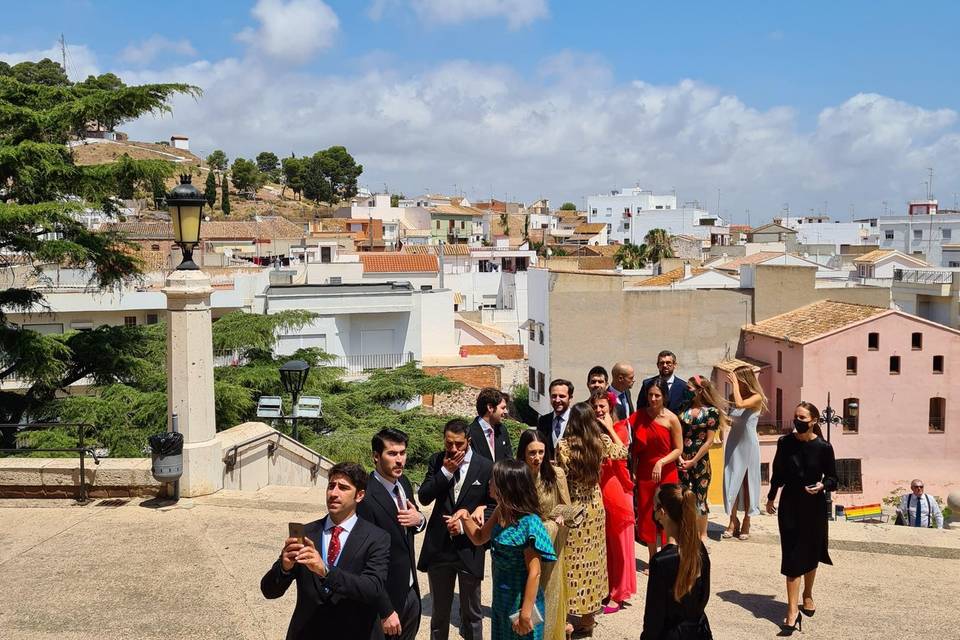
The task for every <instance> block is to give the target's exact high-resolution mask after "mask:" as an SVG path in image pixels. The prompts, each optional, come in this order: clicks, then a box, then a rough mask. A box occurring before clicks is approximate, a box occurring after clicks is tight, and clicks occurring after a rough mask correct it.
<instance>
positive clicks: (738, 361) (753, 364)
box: [713, 356, 770, 373]
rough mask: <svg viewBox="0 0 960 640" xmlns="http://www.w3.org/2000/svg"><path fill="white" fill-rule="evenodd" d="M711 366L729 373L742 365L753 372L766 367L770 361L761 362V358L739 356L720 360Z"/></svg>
mask: <svg viewBox="0 0 960 640" xmlns="http://www.w3.org/2000/svg"><path fill="white" fill-rule="evenodd" d="M713 366H714V367H716V368H717V369H720V370H721V371H729V372H730V373H733V372H734V371H736V370H737V369H741V368H743V367H749V368H750V369H751V370H752V371H753V372H754V373H759V372H760V370H761V369H766V368H767V367H769V366H770V363H768V362H763V361H762V360H756V359H754V358H748V357H746V356H741V357H739V358H729V359H727V360H721V361H720V362H718V363H717V364H715V365H713Z"/></svg>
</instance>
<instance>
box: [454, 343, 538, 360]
mask: <svg viewBox="0 0 960 640" xmlns="http://www.w3.org/2000/svg"><path fill="white" fill-rule="evenodd" d="M460 351H461V352H462V353H465V354H466V355H468V356H497V358H499V359H500V360H523V357H524V356H523V345H522V344H465V345H463V346H461V347H460Z"/></svg>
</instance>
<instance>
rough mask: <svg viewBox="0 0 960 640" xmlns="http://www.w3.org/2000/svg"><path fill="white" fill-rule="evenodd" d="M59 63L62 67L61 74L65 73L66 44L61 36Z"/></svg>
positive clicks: (61, 35)
mask: <svg viewBox="0 0 960 640" xmlns="http://www.w3.org/2000/svg"><path fill="white" fill-rule="evenodd" d="M60 61H61V64H62V65H63V72H64V73H67V42H66V40H64V39H63V34H62V33H61V34H60Z"/></svg>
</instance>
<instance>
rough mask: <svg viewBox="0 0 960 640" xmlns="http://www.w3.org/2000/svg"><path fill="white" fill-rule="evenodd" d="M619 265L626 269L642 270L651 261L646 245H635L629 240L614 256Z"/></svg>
mask: <svg viewBox="0 0 960 640" xmlns="http://www.w3.org/2000/svg"><path fill="white" fill-rule="evenodd" d="M613 259H614V260H615V261H616V263H617V265H618V266H620V267H623V268H624V269H642V268H643V267H645V266H646V265H647V261H648V260H649V259H650V257H649V255H648V254H647V247H646V245H642V244H633V243H632V242H630V241H629V240H627V241H626V242H624V243H623V245H621V247H620V248H619V249H617V252H616V253H615V254H614V255H613Z"/></svg>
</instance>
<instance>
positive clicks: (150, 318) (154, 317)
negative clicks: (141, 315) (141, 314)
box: [147, 313, 160, 324]
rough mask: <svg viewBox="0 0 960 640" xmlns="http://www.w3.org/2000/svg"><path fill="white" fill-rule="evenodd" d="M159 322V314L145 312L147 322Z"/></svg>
mask: <svg viewBox="0 0 960 640" xmlns="http://www.w3.org/2000/svg"><path fill="white" fill-rule="evenodd" d="M159 322H160V318H159V316H157V314H155V313H148V314H147V324H158V323H159Z"/></svg>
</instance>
